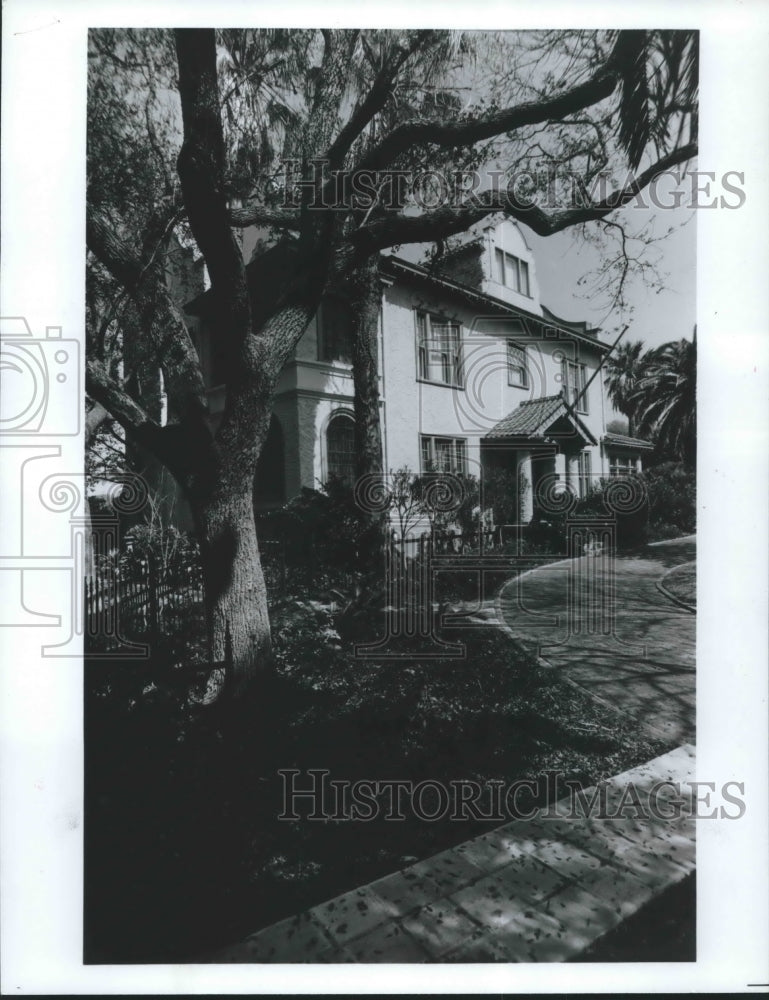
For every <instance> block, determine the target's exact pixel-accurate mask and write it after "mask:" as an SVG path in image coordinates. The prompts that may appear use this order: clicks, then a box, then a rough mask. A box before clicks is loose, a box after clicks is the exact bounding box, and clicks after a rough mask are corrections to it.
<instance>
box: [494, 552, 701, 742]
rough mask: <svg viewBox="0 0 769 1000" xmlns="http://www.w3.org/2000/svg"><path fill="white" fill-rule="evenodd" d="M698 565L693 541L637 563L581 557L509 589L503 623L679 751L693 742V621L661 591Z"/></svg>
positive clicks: (502, 599)
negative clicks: (687, 566)
mask: <svg viewBox="0 0 769 1000" xmlns="http://www.w3.org/2000/svg"><path fill="white" fill-rule="evenodd" d="M695 557H696V539H695V537H694V536H693V535H690V536H687V537H686V538H681V539H675V540H673V541H669V542H664V543H661V544H658V545H650V546H648V548H647V549H646V550H645V551H644V552H643V554H641V555H639V556H621V557H618V556H613V555H604V554H600V555H598V556H582V557H580V558H578V559H570V560H564V561H563V562H558V563H552V564H551V565H549V566H543V567H540V568H539V569H535V570H532V571H531V572H529V573H525V574H523V575H522V576H520V577H518V578H517V579H514V580H511V581H510V582H509V583H508V584H506V585H505V586H504V587H503V589H502V591H501V593H500V595H499V598H498V613H499V614H500V617H501V618H502V619H503V621H504V622H505V623H506V624H507V625H508V626H509V628H510V629H511V630H512V631H513V632H514V633H515V635H516V636H518V637H519V638H520V639H521V640H523V641H524V642H525V643H526V644H527V645H529V646H533V647H536V650H537V652H538V654H539V655H540V656H541V657H542V658H543V659H544V660H545V661H547V663H548V664H550V665H551V666H552V667H553V668H554V669H557V670H560V671H563V672H564V674H565V676H566V677H568V679H569V680H570V681H572V682H573V683H575V684H578V685H580V686H581V687H583V688H584V689H586V690H587V691H588V692H589V693H590V694H591V695H593V696H594V697H596V698H598V699H599V700H602V701H604V702H606V703H607V707H608V706H611V707H612V708H613V709H616V710H619V711H622V712H625V713H628V714H629V715H632V716H633V717H634V718H636V719H637V720H638V721H640V722H641V723H642V724H643V726H644V728H645V729H646V731H647V732H648V733H649V734H650V735H652V736H656V737H661V738H663V739H665V740H668V741H669V742H670V744H671V745H676V746H678V745H680V744H682V743H687V742H694V736H695V616H694V614H693V613H692V612H691V611H690V610H688V609H687V608H685V607H681V606H679V605H677V604H675V603H674V602H673V601H671V600H670V598H669V597H668V596H667V595H665V594H664V593H663V592H662V591H660V590H659V589H658V587H657V584H658V583H659V581H661V579H662V577H663V576H664V575H665V573H666V572H667V571H668V570H669V569H670V568H671V567H673V566H677V565H681V564H683V563H686V562H690V561H692V560H693V559H695Z"/></svg>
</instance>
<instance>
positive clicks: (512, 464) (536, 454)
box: [481, 395, 598, 523]
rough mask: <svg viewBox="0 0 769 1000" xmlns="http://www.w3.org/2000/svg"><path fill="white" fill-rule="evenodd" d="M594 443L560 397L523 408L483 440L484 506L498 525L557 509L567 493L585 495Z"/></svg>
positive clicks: (523, 519) (589, 479)
mask: <svg viewBox="0 0 769 1000" xmlns="http://www.w3.org/2000/svg"><path fill="white" fill-rule="evenodd" d="M597 444H598V441H597V439H596V438H595V437H594V436H593V434H592V433H591V432H590V430H589V428H588V427H587V426H586V425H585V423H584V422H583V421H582V420H580V418H579V416H578V415H577V414H576V413H574V411H573V409H572V408H571V407H570V406H569V405H568V404H567V403H566V401H565V400H564V398H563V397H562V396H560V395H558V396H547V397H544V398H542V399H535V400H528V401H526V402H523V403H521V404H520V405H519V406H518V407H517V408H516V409H515V410H513V411H512V412H511V413H510V414H508V416H506V417H505V418H504V419H503V420H501V421H500V422H499V423H498V424H496V425H495V426H494V427H493V428H492V429H491V430H490V431H489V433H488V434H487V435H486V437H485V438H484V439H483V440H482V441H481V473H482V481H483V484H484V491H485V496H484V498H483V504H484V506H485V507H489V506H493V507H494V517H495V521H496V522H497V523H510V522H520V523H528V522H529V521H531V520H533V519H534V518H535V517H537V516H540V515H546V514H547V513H553V512H554V511H557V510H558V509H560V508H561V507H562V505H563V497H564V494H566V493H567V492H568V493H571V494H572V495H573V496H579V497H583V496H586V495H587V493H588V492H589V491H590V488H591V485H592V454H591V448H593V447H595V446H596V445H597Z"/></svg>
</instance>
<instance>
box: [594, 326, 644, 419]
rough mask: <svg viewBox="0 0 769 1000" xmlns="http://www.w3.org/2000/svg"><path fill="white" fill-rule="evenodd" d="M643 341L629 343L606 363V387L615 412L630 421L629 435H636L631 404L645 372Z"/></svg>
mask: <svg viewBox="0 0 769 1000" xmlns="http://www.w3.org/2000/svg"><path fill="white" fill-rule="evenodd" d="M643 351H644V344H643V341H642V340H635V341H628V342H627V343H625V344H622V345H621V346H620V347H619V348H617V350H616V352H615V353H614V355H613V356H611V357H609V358H608V359H607V360H606V362H605V366H604V367H605V370H606V378H605V379H604V385H605V386H606V391H607V392H608V394H609V399H610V400H611V402H612V405H613V406H614V409H615V410H618V411H619V412H620V413H622V414H623V415H624V416H626V417H627V421H628V433H629V434H630V436H631V437H632V436H633V435H634V434H635V430H636V429H635V407H634V406H633V405H632V403H631V402H630V397H631V395H632V393H633V392H634V391H635V389H636V388H637V386H638V382H639V379H640V378H641V376H642V375H643V372H644V358H645V355H644V353H643Z"/></svg>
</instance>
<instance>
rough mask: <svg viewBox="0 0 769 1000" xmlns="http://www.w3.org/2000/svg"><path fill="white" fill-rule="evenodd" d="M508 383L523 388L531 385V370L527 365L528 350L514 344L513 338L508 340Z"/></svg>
mask: <svg viewBox="0 0 769 1000" xmlns="http://www.w3.org/2000/svg"><path fill="white" fill-rule="evenodd" d="M507 384H508V385H514V386H518V387H519V388H522V389H528V387H529V370H528V368H527V367H526V350H525V348H523V347H519V346H518V344H514V343H513V342H512V341H511V340H508V342H507Z"/></svg>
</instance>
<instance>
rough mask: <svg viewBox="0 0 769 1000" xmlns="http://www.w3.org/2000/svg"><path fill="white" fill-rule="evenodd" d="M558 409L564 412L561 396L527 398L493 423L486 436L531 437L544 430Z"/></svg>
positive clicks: (564, 407)
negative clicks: (496, 422)
mask: <svg viewBox="0 0 769 1000" xmlns="http://www.w3.org/2000/svg"><path fill="white" fill-rule="evenodd" d="M560 410H563V411H564V412H566V406H565V404H564V401H563V397H562V396H561V395H560V394H559V395H557V396H542V398H541V399H527V400H526V401H525V402H523V403H520V404H519V406H518V407H517V408H516V409H515V410H513V411H512V412H511V413H508V415H507V416H506V417H503V418H502V420H500V421H499V423H498V424H495V425H494V426H493V427H492V428H491V430H490V431H489V432H488V434H487V435H486V436H487V437H513V436H518V435H524V436H527V437H531V436H533V435H536V434H539V433H541V432H542V431H543V430H546V429H547V427H548V426H549V425H550V424H551V423H552V422H553V419H554V418H555V417H556V415H557V414H558V413H559V411H560Z"/></svg>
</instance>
